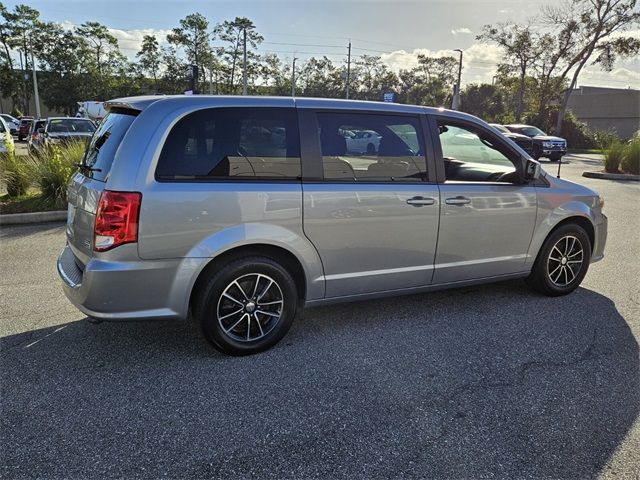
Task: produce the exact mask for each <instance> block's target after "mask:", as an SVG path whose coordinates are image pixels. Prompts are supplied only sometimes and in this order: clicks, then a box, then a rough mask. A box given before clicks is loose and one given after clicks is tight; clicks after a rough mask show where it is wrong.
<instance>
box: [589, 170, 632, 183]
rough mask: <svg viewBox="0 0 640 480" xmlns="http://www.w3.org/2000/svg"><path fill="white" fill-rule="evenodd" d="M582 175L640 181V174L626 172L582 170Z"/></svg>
mask: <svg viewBox="0 0 640 480" xmlns="http://www.w3.org/2000/svg"><path fill="white" fill-rule="evenodd" d="M582 176H583V177H587V178H601V179H604V180H629V181H632V182H640V175H631V174H627V173H607V172H582Z"/></svg>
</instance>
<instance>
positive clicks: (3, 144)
mask: <svg viewBox="0 0 640 480" xmlns="http://www.w3.org/2000/svg"><path fill="white" fill-rule="evenodd" d="M10 129H11V127H10V126H9V125H8V124H7V122H6V121H5V120H4V118H3V117H2V116H0V153H6V151H7V147H8V146H9V145H11V146H13V137H12V136H11V135H8V136H6V135H5V134H6V132H10ZM7 142H8V144H7Z"/></svg>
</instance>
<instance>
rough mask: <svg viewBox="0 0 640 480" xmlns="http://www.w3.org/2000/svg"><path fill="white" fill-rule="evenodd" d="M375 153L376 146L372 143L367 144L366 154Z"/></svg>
mask: <svg viewBox="0 0 640 480" xmlns="http://www.w3.org/2000/svg"><path fill="white" fill-rule="evenodd" d="M375 154H376V146H375V145H374V144H373V143H370V144H368V145H367V155H375Z"/></svg>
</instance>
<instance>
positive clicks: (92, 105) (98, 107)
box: [76, 100, 107, 123]
mask: <svg viewBox="0 0 640 480" xmlns="http://www.w3.org/2000/svg"><path fill="white" fill-rule="evenodd" d="M77 104H78V112H77V113H76V117H81V118H88V119H89V120H92V121H94V122H96V123H100V122H101V121H102V119H103V118H104V116H105V115H106V114H107V112H106V110H105V109H104V104H103V102H98V101H95V100H89V101H85V102H77Z"/></svg>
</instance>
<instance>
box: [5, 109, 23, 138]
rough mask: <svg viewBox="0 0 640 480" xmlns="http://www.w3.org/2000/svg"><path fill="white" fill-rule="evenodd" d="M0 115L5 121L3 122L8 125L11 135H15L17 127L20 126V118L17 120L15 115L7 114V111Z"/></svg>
mask: <svg viewBox="0 0 640 480" xmlns="http://www.w3.org/2000/svg"><path fill="white" fill-rule="evenodd" d="M0 117H2V119H3V120H4V121H5V123H6V124H7V126H8V127H9V130H10V132H11V135H17V134H18V128H19V127H20V120H18V119H17V118H16V117H14V116H12V115H9V114H8V113H2V114H0Z"/></svg>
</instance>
